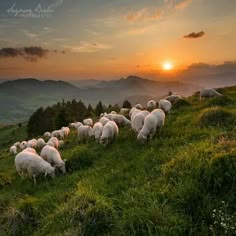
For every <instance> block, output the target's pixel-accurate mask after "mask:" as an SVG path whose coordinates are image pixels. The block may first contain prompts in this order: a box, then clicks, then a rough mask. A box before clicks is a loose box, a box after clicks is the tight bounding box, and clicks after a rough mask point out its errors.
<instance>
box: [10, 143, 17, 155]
mask: <svg viewBox="0 0 236 236" xmlns="http://www.w3.org/2000/svg"><path fill="white" fill-rule="evenodd" d="M10 153H11V154H13V155H16V154H17V147H16V146H15V145H13V146H11V147H10Z"/></svg>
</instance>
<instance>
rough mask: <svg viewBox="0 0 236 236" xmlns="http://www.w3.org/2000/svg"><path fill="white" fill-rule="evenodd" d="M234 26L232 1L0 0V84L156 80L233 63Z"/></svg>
mask: <svg viewBox="0 0 236 236" xmlns="http://www.w3.org/2000/svg"><path fill="white" fill-rule="evenodd" d="M235 25H236V1H235V0H214V1H213V0H145V1H144V0H86V1H85V0H84V1H82V0H47V1H46V0H41V1H37V0H2V1H1V2H0V77H1V78H23V77H35V78H42V79H114V78H120V77H125V76H128V75H130V74H137V75H147V76H148V75H150V76H152V77H154V78H155V75H156V76H158V75H160V74H161V73H172V74H174V73H178V71H181V70H184V69H185V68H188V67H189V66H192V65H194V64H198V63H206V64H210V65H211V64H214V65H215V64H223V63H224V62H230V61H232V62H233V61H236V47H235V42H236V27H235ZM167 61H169V62H170V63H172V64H173V70H171V72H170V71H164V70H163V64H165V62H167Z"/></svg>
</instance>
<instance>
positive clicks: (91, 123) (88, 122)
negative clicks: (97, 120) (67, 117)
mask: <svg viewBox="0 0 236 236" xmlns="http://www.w3.org/2000/svg"><path fill="white" fill-rule="evenodd" d="M83 123H84V125H88V126H91V127H92V126H93V120H92V119H91V118H88V119H84V120H83Z"/></svg>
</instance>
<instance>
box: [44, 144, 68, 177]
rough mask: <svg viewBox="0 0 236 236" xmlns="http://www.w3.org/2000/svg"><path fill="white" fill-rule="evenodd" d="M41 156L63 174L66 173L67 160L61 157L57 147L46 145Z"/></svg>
mask: <svg viewBox="0 0 236 236" xmlns="http://www.w3.org/2000/svg"><path fill="white" fill-rule="evenodd" d="M40 156H41V157H42V158H43V159H44V160H45V161H47V162H49V163H50V164H51V165H52V166H53V167H55V168H56V169H59V170H60V171H61V172H62V173H63V174H65V173H66V168H65V162H64V161H63V160H62V159H61V155H60V153H59V152H58V150H57V149H56V148H54V147H51V146H49V145H46V146H45V147H44V148H43V149H42V151H41V153H40Z"/></svg>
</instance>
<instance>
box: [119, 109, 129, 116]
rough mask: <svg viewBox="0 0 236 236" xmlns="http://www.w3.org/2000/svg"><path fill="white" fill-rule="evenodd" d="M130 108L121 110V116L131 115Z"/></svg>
mask: <svg viewBox="0 0 236 236" xmlns="http://www.w3.org/2000/svg"><path fill="white" fill-rule="evenodd" d="M129 110H130V109H129V108H121V109H120V114H121V115H126V114H128V113H129Z"/></svg>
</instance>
